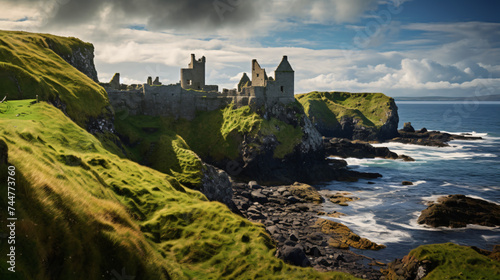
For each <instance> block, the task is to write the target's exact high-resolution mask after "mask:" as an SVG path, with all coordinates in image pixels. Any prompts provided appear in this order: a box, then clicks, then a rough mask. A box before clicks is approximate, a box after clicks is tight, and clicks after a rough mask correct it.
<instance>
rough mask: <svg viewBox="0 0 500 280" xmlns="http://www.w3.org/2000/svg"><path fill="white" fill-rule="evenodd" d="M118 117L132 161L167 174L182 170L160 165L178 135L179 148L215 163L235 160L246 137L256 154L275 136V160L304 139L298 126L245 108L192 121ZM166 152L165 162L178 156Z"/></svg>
mask: <svg viewBox="0 0 500 280" xmlns="http://www.w3.org/2000/svg"><path fill="white" fill-rule="evenodd" d="M120 116H121V114H120V112H118V113H117V118H116V120H115V126H116V130H117V132H118V133H119V134H121V135H122V136H123V137H125V138H126V139H127V140H126V141H125V142H128V143H129V146H130V147H131V151H132V154H133V155H134V159H135V160H136V161H139V162H141V161H144V162H148V163H149V165H150V166H152V167H153V168H155V169H157V170H160V171H162V172H166V173H169V170H173V171H175V172H179V170H181V169H179V168H175V167H176V166H173V165H172V163H173V162H174V161H170V160H169V161H163V160H162V157H161V156H159V153H162V151H161V150H162V149H163V147H171V146H172V143H174V142H173V141H174V140H175V139H178V136H179V135H180V136H181V137H182V139H184V140H185V143H184V142H182V141H180V142H182V143H181V144H182V145H181V147H183V148H184V149H192V151H194V152H195V153H196V154H198V155H199V156H200V157H201V158H203V159H209V160H215V161H220V160H224V159H236V158H237V157H238V156H239V154H240V147H239V145H240V144H241V142H242V141H243V140H244V136H245V135H246V136H247V137H252V138H254V139H257V141H255V147H253V148H255V149H256V150H257V152H259V151H260V149H261V148H262V145H260V144H258V143H260V142H259V139H262V138H263V137H265V136H268V135H274V136H276V139H277V140H278V142H279V144H278V145H277V146H276V149H275V150H274V157H276V158H283V157H284V156H285V155H287V154H289V153H291V152H293V150H294V148H295V146H297V145H298V144H300V143H301V141H302V135H303V133H302V130H301V128H300V127H299V126H295V127H294V126H293V125H290V124H286V123H284V122H282V121H279V120H277V119H274V118H271V119H270V120H266V119H264V118H262V117H261V116H260V115H259V114H257V113H255V112H254V111H252V110H251V109H250V107H248V106H246V107H241V108H238V109H235V108H233V107H232V106H228V107H226V108H224V109H220V110H215V111H209V112H199V113H198V114H197V116H196V118H195V119H194V120H191V121H188V120H184V119H179V120H175V119H174V118H166V117H154V116H126V117H123V118H122V117H120ZM186 144H187V145H186ZM167 150H168V151H170V152H167ZM167 150H163V153H167V154H168V155H167V154H166V156H167V157H168V158H172V156H174V155H176V154H177V156H179V154H178V153H174V151H173V149H171V148H169V149H167ZM181 158H185V157H181ZM186 160H187V161H188V162H191V163H190V164H189V165H190V166H195V165H196V163H195V160H190V159H186ZM184 170H185V168H184ZM192 178H195V176H193V177H192Z"/></svg>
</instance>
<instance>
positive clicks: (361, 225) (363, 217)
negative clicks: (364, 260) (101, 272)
mask: <svg viewBox="0 0 500 280" xmlns="http://www.w3.org/2000/svg"><path fill="white" fill-rule="evenodd" d="M330 219H331V220H334V221H338V222H341V223H343V224H345V225H346V226H347V227H349V228H350V229H351V230H352V231H353V232H354V233H356V234H358V235H359V236H361V237H365V238H368V239H369V240H371V241H373V242H375V243H379V244H387V243H396V242H401V241H403V240H408V239H411V235H410V234H409V233H407V232H404V231H401V230H390V229H389V228H387V227H386V226H384V225H381V224H378V223H377V221H376V220H375V215H374V214H373V213H362V214H359V215H350V216H345V217H341V218H337V219H334V218H330Z"/></svg>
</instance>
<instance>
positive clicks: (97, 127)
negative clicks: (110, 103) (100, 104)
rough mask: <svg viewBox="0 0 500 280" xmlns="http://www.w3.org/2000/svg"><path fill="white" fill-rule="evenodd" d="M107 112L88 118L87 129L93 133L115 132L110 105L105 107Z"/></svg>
mask: <svg viewBox="0 0 500 280" xmlns="http://www.w3.org/2000/svg"><path fill="white" fill-rule="evenodd" d="M106 110H107V112H106V113H103V114H101V115H100V116H98V117H97V118H89V120H88V122H87V131H88V132H90V133H91V134H93V135H95V134H96V133H107V132H109V133H115V132H116V131H115V124H114V118H115V116H114V114H113V113H112V109H111V108H110V107H106Z"/></svg>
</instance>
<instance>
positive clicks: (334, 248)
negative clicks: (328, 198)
mask: <svg viewBox="0 0 500 280" xmlns="http://www.w3.org/2000/svg"><path fill="white" fill-rule="evenodd" d="M232 187H233V201H234V203H235V205H236V207H237V208H238V210H239V212H240V213H241V214H242V215H243V216H244V217H246V218H247V219H249V220H250V221H252V222H258V223H262V224H263V225H264V226H265V228H266V230H267V231H268V233H269V235H270V236H271V237H272V239H273V240H274V242H275V243H276V247H277V251H276V255H277V256H278V257H280V258H281V259H283V260H284V261H286V262H288V263H291V264H294V265H298V266H312V267H314V268H315V269H317V270H319V271H341V272H347V273H350V274H352V275H354V276H356V277H359V278H362V279H380V278H381V277H382V276H383V275H382V273H381V272H380V269H381V268H383V267H385V264H383V263H381V262H377V261H376V260H373V259H371V258H368V257H365V256H361V255H358V254H356V253H354V252H352V251H350V250H349V249H348V248H349V246H352V247H357V248H372V249H381V248H383V246H382V245H379V244H375V243H373V242H371V241H369V240H367V239H365V238H362V237H359V236H357V235H356V234H354V233H352V232H351V231H350V230H349V229H348V228H347V227H346V226H344V225H342V224H340V223H336V222H333V221H330V220H327V216H328V215H329V214H330V215H331V216H335V215H340V214H341V213H339V212H332V213H325V212H323V208H324V207H323V205H322V204H323V201H324V200H325V198H323V197H322V196H321V195H320V194H319V193H318V191H317V190H316V189H314V187H311V186H309V185H304V184H298V183H296V184H294V185H291V186H273V187H265V186H260V185H259V184H257V183H256V182H250V183H248V184H247V183H237V182H233V183H232ZM337 229H338V230H337ZM346 231H347V232H346Z"/></svg>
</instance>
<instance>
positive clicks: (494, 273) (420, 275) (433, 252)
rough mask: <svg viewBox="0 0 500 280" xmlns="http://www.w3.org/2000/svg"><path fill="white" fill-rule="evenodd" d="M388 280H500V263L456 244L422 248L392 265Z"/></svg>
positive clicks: (433, 245) (387, 274)
mask: <svg viewBox="0 0 500 280" xmlns="http://www.w3.org/2000/svg"><path fill="white" fill-rule="evenodd" d="M383 273H384V274H385V276H386V279H388V280H406V279H425V280H441V279H485V280H487V279H491V280H493V279H499V278H500V262H499V261H498V260H494V259H492V258H489V257H487V256H484V255H483V254H480V253H478V252H477V251H476V250H474V249H473V248H471V247H467V246H460V245H457V244H453V243H444V244H431V245H422V246H419V247H418V248H416V249H414V250H412V251H411V252H410V253H409V254H408V255H407V256H405V257H404V258H403V259H400V260H395V261H394V262H392V263H390V264H389V265H388V267H387V269H384V270H383Z"/></svg>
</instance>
